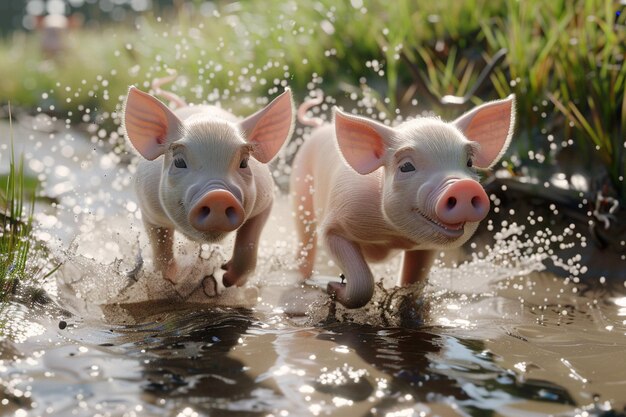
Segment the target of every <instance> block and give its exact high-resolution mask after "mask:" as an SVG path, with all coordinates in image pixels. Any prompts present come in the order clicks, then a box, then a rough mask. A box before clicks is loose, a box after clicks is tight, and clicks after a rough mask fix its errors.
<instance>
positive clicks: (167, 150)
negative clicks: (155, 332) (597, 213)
mask: <svg viewBox="0 0 626 417" xmlns="http://www.w3.org/2000/svg"><path fill="white" fill-rule="evenodd" d="M178 104H184V102H181V101H178ZM293 115H294V110H293V102H292V97H291V92H290V91H289V90H286V91H285V92H284V93H283V94H281V95H280V96H279V97H277V98H276V99H275V100H274V101H272V102H271V103H270V104H269V105H267V106H266V107H265V108H263V109H261V110H259V111H258V112H256V113H254V114H253V115H251V116H249V117H247V118H245V119H243V120H240V119H238V118H237V117H235V116H234V115H232V114H231V113H229V112H226V111H225V110H222V109H220V108H217V107H213V106H204V105H198V106H185V107H181V108H179V109H177V110H176V111H172V110H170V109H169V108H168V107H167V106H166V105H165V104H163V103H162V102H161V101H159V100H158V99H156V98H155V97H153V96H151V95H149V94H147V93H144V92H142V91H140V90H138V89H137V88H134V87H131V88H130V90H129V92H128V98H127V100H126V104H125V106H124V126H125V129H126V135H127V137H128V139H129V140H130V142H131V144H132V145H133V147H134V148H135V149H136V150H137V151H138V152H139V153H140V154H141V156H143V158H144V159H142V160H141V161H140V162H139V164H138V167H137V175H136V183H135V185H136V191H137V198H138V202H139V207H140V209H141V213H142V218H143V222H144V226H145V229H146V231H147V233H148V236H149V238H150V243H151V246H152V251H153V257H154V262H155V265H156V267H157V269H158V270H159V271H161V273H162V275H163V278H165V279H166V280H168V281H170V282H172V283H173V284H174V285H176V284H177V282H179V281H180V280H182V278H183V277H185V280H186V281H188V280H189V278H188V275H189V274H190V273H192V274H193V273H198V271H197V270H196V269H195V268H193V266H181V265H179V263H177V262H176V260H175V259H174V256H173V241H174V240H173V239H174V230H177V231H178V232H180V233H182V234H183V235H185V236H186V237H187V238H189V239H191V240H193V241H197V242H200V243H204V242H207V243H212V242H219V241H221V240H222V239H224V237H225V236H226V235H227V234H229V233H230V232H235V231H236V233H237V234H236V239H235V245H234V250H233V255H232V258H231V259H230V260H229V261H228V262H227V263H226V264H225V265H224V266H223V267H222V268H223V269H224V270H225V273H224V276H223V284H224V286H226V287H229V286H232V285H236V286H241V285H243V284H244V283H245V282H246V279H247V277H248V276H249V275H250V274H251V273H252V272H253V271H254V269H255V266H256V258H257V249H258V243H259V236H260V234H261V231H262V229H263V226H264V225H265V222H266V221H267V219H268V216H269V213H270V210H271V207H272V202H273V190H274V182H273V179H272V176H271V173H270V170H269V168H268V166H267V163H268V162H270V161H271V160H272V158H274V156H276V154H277V153H278V151H279V150H280V149H281V147H282V146H283V144H284V143H285V142H286V141H287V140H288V138H289V137H290V136H291V133H292V130H293V123H294V121H293ZM193 279H195V278H193ZM201 279H202V277H201V276H199V277H198V281H197V282H199V281H200V280H201ZM194 282H196V281H194Z"/></svg>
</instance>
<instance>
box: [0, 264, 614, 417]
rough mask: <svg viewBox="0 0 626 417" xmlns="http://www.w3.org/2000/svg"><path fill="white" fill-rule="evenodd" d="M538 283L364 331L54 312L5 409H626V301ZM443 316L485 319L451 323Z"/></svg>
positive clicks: (265, 321) (229, 312)
mask: <svg viewBox="0 0 626 417" xmlns="http://www.w3.org/2000/svg"><path fill="white" fill-rule="evenodd" d="M525 279H527V280H529V281H532V282H533V288H534V289H535V297H534V298H533V297H530V299H527V300H526V301H525V302H524V303H520V302H519V301H518V300H517V299H516V297H515V290H511V289H508V288H507V289H502V290H496V291H495V292H494V294H491V295H485V296H481V297H476V298H467V299H465V300H461V298H462V297H459V296H456V297H455V296H453V295H450V294H449V295H447V296H446V297H442V296H440V295H439V296H435V295H431V296H428V297H432V298H433V299H432V300H431V306H432V308H431V314H432V317H431V319H430V321H429V322H427V323H425V324H424V325H422V326H420V327H417V328H406V327H380V326H372V325H369V324H365V323H360V321H361V320H363V319H364V317H359V314H367V313H363V312H360V313H355V314H354V316H353V322H345V321H334V322H324V323H322V322H320V323H310V320H309V319H307V318H304V317H301V318H289V317H287V316H285V315H284V314H274V313H273V312H272V311H269V310H266V309H263V308H253V309H232V308H218V307H202V306H195V307H194V308H191V309H190V308H188V307H185V306H184V305H178V306H167V305H162V304H153V305H151V304H144V305H142V306H138V305H135V306H129V307H128V308H125V307H123V306H117V307H116V306H110V307H108V308H111V309H115V310H116V311H115V317H117V318H120V317H122V315H124V314H125V315H127V316H128V317H129V319H128V321H129V322H130V321H134V322H135V323H136V324H130V325H119V324H107V323H106V321H102V320H99V319H97V318H96V317H79V316H71V317H64V320H66V322H67V323H68V325H67V327H66V328H64V329H63V330H61V329H60V328H59V327H58V322H59V318H60V317H63V314H64V313H62V312H57V313H54V314H52V315H45V314H44V315H43V316H41V317H34V318H30V321H31V323H32V325H34V326H37V328H41V329H44V331H43V332H40V333H39V334H38V335H30V337H29V338H27V339H25V340H19V341H15V342H9V341H6V340H5V341H4V342H3V344H2V346H3V350H4V354H3V359H2V362H1V363H0V369H1V370H2V373H1V375H2V376H1V377H0V384H1V385H0V386H1V387H2V389H3V390H4V397H3V398H4V399H3V400H2V407H3V409H4V410H16V409H18V408H19V409H23V410H30V411H29V413H28V414H23V415H42V414H44V415H78V416H82V415H84V416H87V415H95V414H100V415H123V414H124V415H181V416H183V415H194V414H193V413H197V415H259V416H266V415H328V414H330V415H346V414H345V413H349V415H399V416H400V415H402V416H404V415H409V416H411V415H415V416H417V415H434V414H439V415H464V414H465V415H467V414H469V415H483V413H485V412H489V413H490V412H498V413H500V415H511V416H525V415H542V413H546V412H550V413H557V414H558V413H564V414H566V415H570V414H572V413H575V412H578V413H582V412H583V411H587V412H588V413H589V414H588V415H600V414H601V413H602V412H603V411H606V410H608V409H610V408H611V407H613V408H617V409H620V408H621V407H623V406H624V398H623V397H622V394H623V392H624V391H623V388H624V383H625V382H624V379H623V375H625V374H626V365H625V364H624V361H623V360H622V359H623V352H624V350H625V349H626V337H625V336H626V324H625V323H624V320H623V317H624V312H623V311H622V309H623V305H624V298H623V297H619V298H612V299H609V298H604V299H602V298H597V297H599V295H600V294H597V293H589V294H586V295H584V296H581V295H578V294H577V295H571V296H567V297H565V296H563V295H562V294H563V293H562V292H560V289H563V288H565V286H564V285H563V284H562V281H559V283H560V284H555V277H554V276H552V275H550V274H547V273H533V274H530V275H527V276H525ZM555 293H559V294H561V297H559V298H558V299H557V298H556V294H555ZM543 298H546V299H547V302H545V303H544V302H539V303H535V301H540V299H543ZM436 300H440V301H443V303H442V304H437V305H433V302H434V301H436ZM557 300H558V301H557ZM601 300H604V301H601ZM450 305H454V306H455V307H454V308H452V309H449V308H447V307H449V306H450ZM105 310H106V308H105ZM106 314H111V312H107V313H106ZM131 317H132V320H130V318H131ZM442 317H446V318H447V319H448V321H449V322H451V323H454V322H455V320H456V319H460V318H465V320H467V322H469V323H471V325H470V326H463V325H453V326H441V325H438V324H436V323H437V322H441V320H439V318H442ZM33 328H34V327H33ZM18 352H19V353H18ZM14 355H17V357H19V358H20V359H18V360H10V358H11V357H12V356H14ZM348 410H349V411H348ZM16 415H19V413H18V414H16ZM580 415H582V414H580Z"/></svg>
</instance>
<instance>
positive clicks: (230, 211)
mask: <svg viewBox="0 0 626 417" xmlns="http://www.w3.org/2000/svg"><path fill="white" fill-rule="evenodd" d="M243 221H244V211H243V207H242V206H241V203H239V201H238V200H237V198H236V197H235V196H234V195H233V194H231V193H230V192H228V191H226V190H213V191H209V192H208V193H206V194H204V195H203V196H202V197H201V198H200V200H199V201H197V202H196V203H195V204H194V205H193V207H192V208H191V211H190V212H189V223H190V224H191V226H192V227H193V228H194V229H196V230H198V231H200V232H212V231H220V232H232V231H233V230H235V229H237V228H239V226H241V224H242V223H243Z"/></svg>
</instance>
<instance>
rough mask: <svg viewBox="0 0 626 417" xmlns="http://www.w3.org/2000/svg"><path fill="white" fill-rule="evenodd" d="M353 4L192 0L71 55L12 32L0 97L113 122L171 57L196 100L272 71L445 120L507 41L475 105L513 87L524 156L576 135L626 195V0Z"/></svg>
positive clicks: (375, 0) (266, 88)
mask: <svg viewBox="0 0 626 417" xmlns="http://www.w3.org/2000/svg"><path fill="white" fill-rule="evenodd" d="M353 3H358V2H347V1H346V2H335V1H332V0H318V1H315V2H305V1H295V2H264V1H248V2H236V3H231V2H217V3H216V10H217V13H216V14H215V15H210V16H200V13H199V9H195V10H194V9H191V10H194V11H193V12H192V13H183V14H181V15H179V16H177V17H175V18H171V17H169V18H168V17H165V18H164V20H165V21H167V24H166V23H165V22H159V21H157V19H155V17H154V16H151V15H146V16H144V18H143V19H141V20H140V21H139V28H130V27H127V26H115V27H113V26H105V27H102V28H99V29H97V30H93V29H82V30H76V31H73V32H71V33H70V34H69V42H68V49H67V51H66V53H65V54H64V55H63V56H62V57H59V58H58V59H56V60H48V61H45V62H44V61H43V60H42V56H41V53H40V51H39V48H38V43H37V42H38V40H37V38H36V36H33V35H25V34H15V35H13V36H12V38H11V39H9V40H7V41H6V42H4V43H0V59H1V60H2V61H3V62H11V63H13V64H12V65H5V66H1V67H0V80H2V81H1V82H0V97H6V98H11V100H12V101H13V102H14V103H17V104H19V105H20V106H25V107H27V108H33V109H36V108H38V107H39V108H41V109H42V110H43V111H46V112H51V113H53V114H58V115H59V117H62V118H67V119H69V120H72V121H87V122H97V123H100V124H101V125H103V126H105V127H106V128H107V129H108V130H110V131H113V130H116V129H117V123H119V122H118V119H117V118H116V117H114V116H115V112H116V111H119V109H120V103H121V100H122V98H123V97H124V94H125V92H126V89H127V87H128V85H130V84H135V85H139V86H140V87H143V88H144V89H148V87H149V81H150V80H152V79H153V78H155V77H158V76H163V75H165V74H166V70H167V69H168V68H175V69H176V70H177V71H178V73H179V74H181V76H182V77H181V78H182V80H181V81H180V82H178V83H176V84H174V85H173V86H172V88H173V89H174V90H175V91H176V92H177V93H178V94H180V95H182V96H184V97H185V98H186V99H187V100H188V101H190V102H198V101H203V100H207V99H210V100H213V96H212V93H213V92H214V91H219V92H224V91H226V90H227V91H228V94H227V95H225V94H221V97H222V102H223V104H225V105H226V106H234V107H240V106H242V105H245V106H248V107H249V108H254V107H255V102H254V101H253V98H255V97H258V96H266V95H268V92H271V89H272V87H273V86H274V85H275V80H278V81H281V80H287V81H288V83H289V85H290V86H291V87H292V88H293V89H294V90H295V92H296V97H297V98H298V99H300V100H301V99H302V98H303V97H304V96H305V95H306V93H307V84H309V83H310V81H311V79H312V76H313V74H317V75H319V76H320V77H321V78H322V79H323V82H322V88H323V89H325V91H326V92H327V94H330V95H333V96H335V97H337V98H338V99H340V100H341V99H343V97H344V96H349V95H350V94H353V93H355V92H357V93H358V94H361V95H363V94H364V92H369V93H368V94H370V96H372V97H374V98H376V97H378V98H380V100H378V102H377V103H376V107H377V110H378V111H380V112H382V113H386V114H387V115H388V116H393V115H394V114H395V113H396V108H399V109H400V110H401V112H402V114H405V115H408V114H416V113H418V112H421V111H423V110H433V111H435V112H437V113H440V114H442V115H443V116H444V117H447V118H448V117H454V116H456V115H458V114H459V112H460V111H463V110H465V109H467V108H468V106H465V107H461V108H459V107H454V106H443V105H441V103H440V99H441V98H442V97H444V96H445V95H458V96H462V95H464V94H465V93H466V92H467V91H468V90H470V89H471V87H472V85H473V84H474V83H475V82H476V80H477V78H478V74H479V73H480V71H481V70H482V69H483V68H484V67H485V65H486V63H487V61H488V60H489V59H490V58H491V57H493V56H494V55H495V54H496V53H497V52H498V51H500V50H501V49H503V48H505V49H506V50H507V51H508V52H507V55H506V57H505V58H504V60H503V61H502V62H501V64H500V65H498V66H497V67H496V69H495V70H494V71H493V72H492V73H491V75H490V77H489V78H488V80H487V82H486V83H484V85H483V86H482V87H481V88H479V89H478V90H477V93H476V96H475V97H473V98H472V100H471V102H472V104H478V103H480V102H482V101H484V100H489V99H494V98H498V97H504V96H506V95H508V94H510V93H516V95H517V99H518V121H519V123H518V126H519V128H518V132H517V135H516V147H515V149H516V150H517V152H518V153H519V156H520V157H521V158H522V159H525V158H528V155H527V153H528V151H531V150H532V151H533V152H534V153H537V152H542V153H544V154H545V156H546V158H547V161H548V162H553V161H555V160H556V158H555V154H556V153H557V152H558V149H557V150H556V151H555V150H554V149H553V145H554V143H548V141H547V140H546V137H547V135H548V134H553V135H554V136H555V137H557V138H558V139H559V140H557V141H555V143H558V144H559V146H560V143H561V142H562V141H565V142H566V141H567V140H568V139H570V138H571V139H573V141H574V142H575V146H576V148H577V150H578V151H579V153H580V155H581V156H584V157H585V159H584V160H583V161H581V166H583V167H590V166H591V165H592V164H594V163H595V162H596V161H598V160H599V161H600V162H601V164H602V165H603V167H604V169H605V171H606V175H607V178H608V180H609V182H610V184H612V186H613V190H614V191H615V193H616V194H617V195H618V197H620V199H621V200H622V201H623V202H625V203H626V181H624V180H623V177H624V176H626V163H625V161H624V159H625V148H624V145H623V141H624V139H623V138H624V133H625V132H624V123H625V122H626V96H625V94H624V91H625V83H626V66H624V65H623V59H624V45H626V13H622V15H621V16H619V17H616V11H618V7H620V6H619V4H618V3H619V2H616V1H613V0H571V1H570V0H554V1H550V2H545V1H541V0H525V1H517V0H497V1H490V0H467V1H456V0H440V1H437V2H426V1H423V2H422V1H414V0H396V1H393V2H389V1H385V0H369V1H368V0H365V1H363V6H364V8H365V9H366V11H364V12H363V10H361V9H356V8H354V7H353V6H352V4H353ZM191 4H195V5H196V6H198V7H199V4H200V3H199V2H191ZM224 97H226V98H224ZM246 98H248V101H245V100H244V99H246ZM414 99H418V106H419V107H418V108H417V109H413V108H412V104H411V103H412V102H414ZM243 103H245V104H243ZM88 110H89V112H87V111H88ZM544 112H545V113H546V115H544V114H542V113H544ZM118 133H119V132H118ZM118 139H119V138H118Z"/></svg>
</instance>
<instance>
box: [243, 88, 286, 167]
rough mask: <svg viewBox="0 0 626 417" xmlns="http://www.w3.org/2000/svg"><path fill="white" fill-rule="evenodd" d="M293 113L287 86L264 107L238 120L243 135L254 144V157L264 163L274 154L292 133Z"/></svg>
mask: <svg viewBox="0 0 626 417" xmlns="http://www.w3.org/2000/svg"><path fill="white" fill-rule="evenodd" d="M294 115H295V111H294V104H293V98H292V96H291V90H289V89H288V88H287V89H285V92H284V93H282V94H281V95H280V96H278V97H276V98H275V99H274V100H273V101H272V102H271V103H270V104H268V105H267V106H266V107H265V108H263V109H261V110H259V111H258V112H256V113H254V114H253V115H251V116H248V117H247V118H245V119H244V120H242V121H241V122H239V127H240V129H241V130H242V132H243V134H244V137H245V138H246V140H247V141H248V142H249V143H251V144H252V145H254V151H253V152H252V156H254V158H256V159H257V160H258V161H259V162H262V163H264V164H266V163H268V162H270V161H271V160H272V159H273V158H274V157H275V156H276V154H277V153H278V151H280V149H281V148H282V146H283V145H284V144H285V142H287V140H288V139H289V138H290V137H291V134H292V133H293V127H294Z"/></svg>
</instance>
